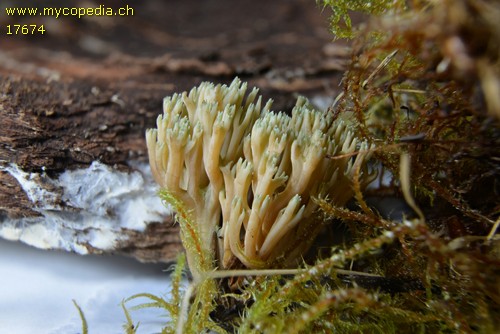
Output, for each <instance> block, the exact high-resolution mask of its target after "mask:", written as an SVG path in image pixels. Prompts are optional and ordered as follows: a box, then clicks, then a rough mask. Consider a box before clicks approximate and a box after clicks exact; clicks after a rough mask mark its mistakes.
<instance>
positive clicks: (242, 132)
mask: <svg viewBox="0 0 500 334" xmlns="http://www.w3.org/2000/svg"><path fill="white" fill-rule="evenodd" d="M246 90H247V85H246V84H245V83H243V84H242V83H241V82H240V80H239V79H235V80H234V81H233V82H232V84H231V85H230V86H226V85H217V86H214V85H213V84H210V83H202V84H201V85H200V86H199V87H196V88H193V89H192V90H191V91H190V92H189V93H183V94H174V95H173V96H172V97H167V98H165V100H164V113H163V115H160V116H159V117H158V120H157V129H150V130H148V131H147V134H146V139H147V145H148V151H149V159H150V164H151V169H152V172H153V176H154V178H155V180H156V181H157V182H158V183H159V184H160V186H161V187H162V188H164V189H166V190H167V191H168V194H169V196H170V197H171V198H172V200H169V202H170V203H171V204H172V205H173V206H174V208H175V209H179V208H177V206H178V205H179V203H182V206H183V207H184V208H188V209H190V210H191V212H190V213H191V215H192V219H193V221H194V222H195V223H194V227H195V228H196V230H197V231H196V232H195V234H198V235H199V242H200V244H201V246H199V247H192V246H190V247H189V246H187V245H186V246H187V247H186V248H187V253H188V262H189V264H190V266H191V270H192V271H193V274H195V276H196V275H197V274H200V273H196V271H199V270H202V271H203V270H207V268H206V267H205V268H203V269H202V268H193V265H195V263H198V265H199V263H200V261H199V259H198V260H195V258H198V257H199V255H196V254H193V253H196V252H203V253H205V254H211V255H210V257H211V258H213V257H214V254H215V253H216V251H217V260H218V264H217V265H218V266H221V267H223V268H229V269H230V268H231V267H232V266H233V265H234V264H235V263H237V262H238V261H239V262H241V263H243V264H244V265H245V266H246V267H248V268H263V267H271V266H278V265H279V266H287V265H291V264H294V261H295V260H296V259H297V258H298V257H300V256H301V255H302V254H303V252H305V251H306V250H307V248H308V247H309V245H310V244H311V242H312V240H313V239H314V237H315V236H316V235H317V233H319V230H320V228H321V225H320V224H318V223H317V222H316V221H315V216H314V213H315V210H316V208H317V206H318V204H317V203H316V202H314V201H313V200H312V199H313V198H315V197H317V198H328V199H329V200H331V201H333V202H334V203H335V205H337V206H342V205H344V204H345V203H346V202H347V201H348V200H349V199H350V198H351V197H352V196H353V190H352V189H351V179H352V177H353V175H354V173H355V168H354V167H353V166H358V165H359V166H363V168H362V169H361V172H360V184H361V185H362V186H365V185H366V184H367V183H368V182H369V181H370V180H371V175H369V174H368V173H367V170H366V165H365V164H364V162H365V161H366V160H367V159H368V158H369V156H370V153H369V152H370V148H371V147H369V145H368V144H367V143H366V142H358V140H357V138H355V136H354V135H353V132H352V129H351V127H352V126H351V125H350V124H349V121H348V120H347V119H340V118H339V119H334V118H333V116H332V115H331V114H328V113H322V112H319V111H316V110H314V109H313V108H312V107H311V106H310V105H309V104H308V103H307V101H306V100H305V99H304V98H299V100H298V101H297V104H296V106H295V108H294V109H293V111H292V114H291V116H288V115H286V114H284V113H281V112H280V113H274V112H271V111H270V107H271V101H269V102H267V103H266V104H265V106H264V107H262V98H261V97H257V93H258V91H257V89H253V90H252V91H251V92H250V93H249V94H248V95H247V97H246V98H245V94H246ZM356 150H361V153H359V154H357V155H356V156H355V157H354V158H352V157H351V154H350V153H353V152H355V151H356ZM339 155H343V157H339V158H338V159H328V158H327V157H333V156H339ZM167 200H168V199H167ZM181 225H182V221H181ZM191 227H193V226H191ZM186 228H187V226H186ZM183 233H185V232H183ZM200 247H201V249H200ZM207 260H208V261H211V259H207Z"/></svg>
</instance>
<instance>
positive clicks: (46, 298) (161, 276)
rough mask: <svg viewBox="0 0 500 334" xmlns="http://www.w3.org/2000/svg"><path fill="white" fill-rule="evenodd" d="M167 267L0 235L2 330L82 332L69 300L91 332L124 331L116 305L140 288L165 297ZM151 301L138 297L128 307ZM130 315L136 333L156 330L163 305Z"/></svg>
mask: <svg viewBox="0 0 500 334" xmlns="http://www.w3.org/2000/svg"><path fill="white" fill-rule="evenodd" d="M168 268H169V265H167V264H160V265H147V264H141V263H138V262H137V261H135V260H133V259H128V258H124V257H119V256H109V255H108V256H95V255H92V256H81V255H76V254H70V253H65V252H59V251H44V250H39V249H35V248H32V247H29V246H26V245H24V244H21V243H18V242H11V241H5V240H2V239H0V333H13V334H33V333H39V334H45V333H47V334H59V333H61V334H68V333H69V334H72V333H75V334H76V333H81V332H82V327H81V321H80V318H79V315H78V311H77V309H76V308H75V306H74V305H73V302H72V300H73V299H74V300H75V301H76V302H77V303H78V304H79V306H80V307H81V308H82V310H83V312H84V314H85V317H86V319H87V323H88V326H89V334H95V333H98V334H99V333H106V334H113V333H125V331H124V329H123V325H124V324H125V321H126V320H125V314H124V313H123V310H122V307H121V305H120V303H121V302H122V300H124V299H126V298H128V297H130V296H132V295H134V294H137V293H144V292H147V293H151V294H154V295H156V296H161V297H164V298H166V299H168V296H166V294H167V293H168V292H169V291H170V286H169V285H170V283H169V278H170V272H166V271H165V270H166V269H168ZM149 301H150V300H147V299H138V300H136V301H131V302H129V303H128V304H127V306H133V305H137V304H139V303H141V302H149ZM129 309H130V308H129ZM130 314H131V316H132V319H133V321H134V324H137V323H138V322H139V328H138V331H137V333H148V334H151V333H158V332H160V331H161V327H162V326H163V325H164V324H165V322H166V321H167V317H166V313H165V312H164V311H163V310H161V309H152V308H148V309H144V310H137V311H130Z"/></svg>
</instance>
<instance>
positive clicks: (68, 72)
mask: <svg viewBox="0 0 500 334" xmlns="http://www.w3.org/2000/svg"><path fill="white" fill-rule="evenodd" d="M79 3H80V2H78V1H66V2H65V3H64V6H67V7H71V6H78V4H79ZM16 5H19V6H21V5H24V6H40V5H38V4H33V3H32V2H30V1H24V2H22V1H21V3H18V2H16ZM44 5H45V6H51V5H53V6H61V5H60V2H59V3H58V4H53V3H51V2H50V1H47V2H46V3H44ZM98 5H99V4H97V3H96V4H95V6H96V7H97V6H98ZM106 5H108V6H110V7H114V8H117V7H120V6H123V5H124V3H123V1H108V3H107V4H106ZM129 6H131V7H133V9H134V15H133V16H128V17H83V18H81V19H76V18H71V17H61V18H59V19H55V18H51V17H43V16H37V17H27V16H24V17H20V16H18V17H14V16H5V15H0V24H1V25H2V26H5V25H7V24H35V23H36V24H44V25H45V28H46V30H47V31H46V33H45V34H44V35H34V36H6V35H3V36H0V39H1V40H2V41H1V45H2V48H1V50H0V125H1V127H0V167H2V168H1V169H0V219H1V222H0V224H3V223H5V221H8V220H13V219H14V220H15V219H18V220H19V221H24V222H26V221H29V219H32V218H34V217H39V216H40V215H41V213H40V210H36V207H37V206H38V207H39V206H40V205H39V204H40V203H38V204H37V203H33V202H32V199H30V196H29V195H28V194H27V193H26V191H25V190H23V187H21V185H20V184H19V182H18V180H17V179H16V178H14V177H13V176H12V174H11V173H9V172H8V171H7V170H6V169H5V168H6V167H7V166H13V165H15V166H17V167H19V168H20V170H22V171H24V172H26V173H34V174H32V176H33V177H34V178H37V177H38V178H39V180H35V181H36V182H39V184H40V185H41V187H42V188H43V189H48V190H49V191H52V192H53V193H57V191H61V190H60V189H59V190H58V189H51V187H52V188H54V185H53V184H51V182H45V183H44V180H45V179H46V178H49V179H56V178H57V177H58V175H60V174H61V173H63V172H65V171H68V170H74V169H78V168H87V167H88V166H90V164H91V163H92V162H94V161H100V162H102V163H104V164H106V165H108V166H110V167H111V168H113V169H114V170H117V171H120V172H127V171H129V170H130V168H131V167H130V166H131V162H134V163H140V162H147V157H146V145H145V140H144V131H145V129H146V128H148V127H152V126H153V125H154V122H155V119H156V117H157V115H158V114H159V113H160V112H161V110H162V98H163V97H164V96H166V95H169V94H171V93H172V92H175V91H183V90H187V89H189V88H191V87H192V86H194V85H196V84H198V83H199V82H201V81H203V80H210V81H213V82H230V81H231V80H232V78H233V77H234V76H240V77H241V78H242V79H243V80H245V81H248V82H249V84H250V85H255V86H257V87H259V88H261V93H262V94H263V95H264V97H266V98H273V99H274V100H275V103H274V109H275V110H288V109H290V108H291V107H292V106H293V104H294V102H295V99H296V94H297V93H299V94H304V95H308V96H310V97H312V96H329V97H332V96H334V95H335V91H336V90H337V85H338V81H339V79H340V76H341V73H342V68H343V66H344V64H345V61H346V57H347V53H346V49H345V48H344V47H343V46H342V45H334V44H331V35H330V33H329V32H328V24H327V20H326V16H325V15H322V13H321V8H319V7H317V6H316V4H315V2H314V1H313V0H307V1H306V0H294V1H289V0H281V1H264V0H259V1H242V0H241V1H234V0H233V1H229V0H224V1H220V0H218V1H215V0H211V1H202V2H200V1H161V0H143V1H131V2H130V3H129ZM2 14H3V13H2ZM55 188H57V187H55ZM60 195H61V196H59V197H57V196H56V197H57V198H62V197H63V194H60ZM66 200H67V199H66ZM63 202H64V201H63V200H61V202H60V203H56V204H57V205H55V206H56V207H59V209H61V208H62V209H61V210H64V208H65V207H67V203H63ZM34 208H35V209H34ZM166 220H170V222H166V224H165V222H154V223H152V224H149V225H148V226H147V228H146V229H145V230H144V231H142V232H138V231H133V230H127V229H124V230H123V233H124V234H126V235H127V236H128V237H127V238H125V239H126V240H125V241H124V240H120V241H119V242H117V243H115V245H114V248H113V249H112V250H104V251H114V252H120V253H127V254H131V255H133V256H135V257H137V258H139V259H142V260H148V261H157V260H161V261H168V260H171V259H173V258H174V257H175V254H176V253H177V252H178V251H179V249H180V243H179V238H178V236H177V235H178V233H177V228H176V227H172V224H171V220H172V219H171V217H167V218H166ZM87 249H88V250H89V252H93V251H99V252H101V251H103V250H102V249H101V250H94V248H93V247H92V246H90V245H89V246H88V247H87Z"/></svg>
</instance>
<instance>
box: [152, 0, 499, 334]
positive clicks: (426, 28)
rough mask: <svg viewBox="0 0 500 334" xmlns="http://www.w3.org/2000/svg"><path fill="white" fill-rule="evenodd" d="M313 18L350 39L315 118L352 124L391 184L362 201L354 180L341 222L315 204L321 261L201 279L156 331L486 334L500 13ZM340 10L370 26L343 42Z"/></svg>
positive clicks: (495, 310)
mask: <svg viewBox="0 0 500 334" xmlns="http://www.w3.org/2000/svg"><path fill="white" fill-rule="evenodd" d="M367 4H371V5H370V6H368V5H367ZM323 5H325V6H333V7H332V9H333V11H334V15H333V18H332V20H333V23H334V25H335V26H336V27H337V28H335V29H334V31H341V30H342V29H343V28H342V27H339V26H338V22H345V24H346V26H347V28H349V31H348V34H352V33H355V34H356V37H357V38H356V39H355V40H354V41H353V42H352V50H353V52H352V59H351V63H350V66H349V69H348V71H347V72H346V74H345V76H344V80H343V85H344V86H343V87H344V88H343V92H342V94H341V95H340V96H339V97H338V98H337V99H336V100H335V102H334V104H333V105H332V106H331V108H330V109H329V110H328V112H329V113H332V115H333V117H340V115H342V114H343V113H352V114H354V115H355V117H356V119H357V128H356V131H357V134H356V135H357V136H359V137H361V138H362V139H363V140H366V141H367V142H368V143H371V144H374V147H376V149H371V150H372V152H371V153H372V154H373V156H374V157H375V159H374V160H375V161H376V165H377V166H379V168H380V175H381V176H382V175H388V174H389V175H391V176H392V177H391V179H390V180H389V182H388V183H387V182H381V183H380V185H379V186H377V187H375V188H373V189H372V190H369V191H367V192H363V193H362V192H361V189H362V187H361V186H360V182H359V180H358V178H357V177H356V173H354V180H353V182H352V189H353V191H354V193H355V198H356V203H355V204H356V205H355V206H354V207H355V208H354V209H353V208H351V209H348V208H345V207H337V206H335V205H333V204H332V203H331V202H329V201H328V199H315V200H316V201H317V203H318V205H319V206H320V208H321V209H322V210H323V212H324V215H323V219H324V221H332V220H334V222H333V223H336V222H337V223H338V222H339V221H342V224H343V225H344V226H345V227H346V230H347V232H348V233H347V235H348V236H349V237H346V238H345V241H344V244H342V245H336V246H335V247H334V245H332V251H331V254H330V255H329V256H326V257H323V258H319V259H316V262H315V263H314V264H312V265H311V264H310V265H304V266H303V267H302V268H299V269H297V270H296V271H295V272H293V271H288V272H286V273H285V274H286V275H283V272H280V271H275V272H274V274H273V273H272V272H268V271H259V270H254V271H251V272H246V273H245V272H227V273H225V274H224V273H218V274H215V273H214V274H210V273H209V274H207V275H206V277H204V280H202V281H201V282H202V283H199V284H198V285H197V286H192V287H191V288H190V290H189V292H191V293H192V296H195V297H194V299H193V300H194V302H192V301H191V302H190V300H189V299H190V298H189V296H190V295H189V294H188V295H187V297H186V296H185V297H184V302H182V300H181V299H182V298H181V297H180V294H179V292H178V291H177V292H175V293H174V298H175V299H176V301H175V302H174V303H173V304H168V305H174V306H175V307H178V308H179V310H178V311H170V315H171V316H172V317H174V318H175V320H173V323H172V324H170V325H169V326H167V327H166V328H165V330H164V332H165V333H169V332H174V331H175V330H177V331H178V332H179V333H180V332H185V333H191V332H192V333H200V332H201V331H202V330H203V329H205V330H212V331H215V332H238V333H322V332H325V333H326V332H333V333H400V332H402V331H404V332H405V333H476V332H477V333H496V332H499V331H500V284H499V278H500V260H499V259H500V257H499V255H500V238H499V237H498V236H497V234H496V229H497V227H498V225H499V224H500V202H499V200H498V198H499V193H500V178H499V175H500V156H499V150H498V148H499V147H500V126H499V122H500V63H499V61H500V60H499V55H500V26H499V24H500V21H499V20H498V17H500V4H499V3H498V2H497V1H492V0H491V1H488V0H453V1H451V0H443V1H430V0H429V1H424V0H413V1H382V0H380V1H376V0H375V1H370V2H362V1H354V0H344V1H328V0H326V1H324V2H323ZM335 6H338V7H335ZM351 10H363V11H365V12H366V13H368V14H374V15H372V16H370V17H368V18H367V19H365V20H364V21H363V24H362V25H360V26H357V27H354V29H353V28H352V26H351V22H352V21H351V19H350V17H349V16H348V15H349V14H350V13H351ZM346 26H344V28H346ZM344 36H346V35H342V34H341V35H339V36H338V37H344ZM333 159H335V158H334V157H333ZM373 194H376V195H378V196H381V194H382V195H383V196H390V197H400V198H403V199H404V200H405V201H406V202H407V203H408V204H409V206H410V207H411V208H412V211H413V213H412V214H408V215H407V216H405V217H403V219H401V220H400V221H393V220H389V219H387V218H384V217H382V216H381V215H380V214H379V213H378V212H377V211H376V210H375V209H373V208H372V207H370V206H369V205H368V204H367V202H366V200H365V198H366V197H367V195H373ZM178 219H179V220H181V224H187V225H186V226H189V224H190V223H189V221H187V223H186V222H183V221H182V220H183V219H184V217H183V215H180V216H179V218H178ZM319 223H323V221H321V222H318V224H319ZM197 238H199V236H196V235H195V234H193V235H191V236H190V237H189V238H188V240H191V241H188V243H190V244H188V245H187V247H191V248H192V249H194V248H196V240H197ZM204 258H210V256H209V255H206V254H205V255H204V254H202V253H201V254H200V259H199V260H200V263H204V262H203V259H204ZM222 276H225V278H226V280H227V279H228V278H230V279H231V278H232V282H233V283H234V284H233V285H232V287H233V290H232V291H229V290H228V289H227V288H224V286H223V284H222V283H221V280H220V279H219V278H216V277H222ZM176 277H177V276H176ZM225 283H227V282H225ZM177 286H178V284H177ZM235 287H236V288H235ZM177 289H179V288H177ZM228 291H229V292H228ZM175 296H177V297H175ZM162 305H163V304H158V305H156V304H155V306H160V307H161V306H162ZM165 305H167V304H165ZM169 307H170V306H169ZM165 308H166V307H165ZM176 312H177V313H176Z"/></svg>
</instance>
